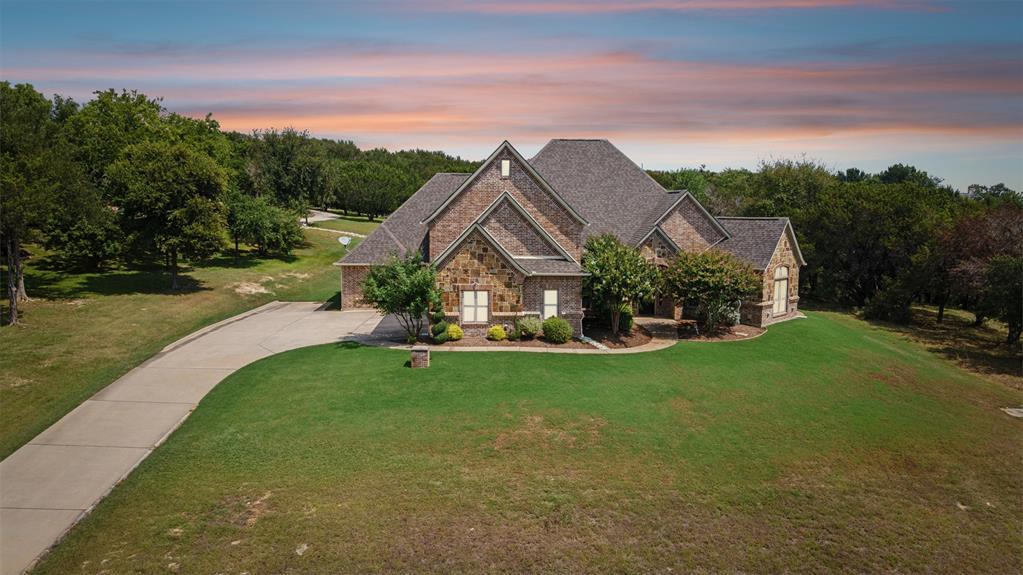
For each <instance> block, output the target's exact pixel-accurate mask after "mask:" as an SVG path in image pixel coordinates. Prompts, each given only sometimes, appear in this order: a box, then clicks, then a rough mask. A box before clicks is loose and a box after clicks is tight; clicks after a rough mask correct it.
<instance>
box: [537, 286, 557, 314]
mask: <svg viewBox="0 0 1023 575" xmlns="http://www.w3.org/2000/svg"><path fill="white" fill-rule="evenodd" d="M541 311H542V312H543V313H542V315H543V319H547V318H549V317H554V316H556V315H558V290H556V289H545V290H543V309H542V310H541Z"/></svg>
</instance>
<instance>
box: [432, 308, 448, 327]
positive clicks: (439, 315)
mask: <svg viewBox="0 0 1023 575" xmlns="http://www.w3.org/2000/svg"><path fill="white" fill-rule="evenodd" d="M445 317H446V316H445V315H444V310H443V309H435V310H433V311H432V312H430V321H432V322H433V323H434V324H438V323H445V322H444V318H445Z"/></svg>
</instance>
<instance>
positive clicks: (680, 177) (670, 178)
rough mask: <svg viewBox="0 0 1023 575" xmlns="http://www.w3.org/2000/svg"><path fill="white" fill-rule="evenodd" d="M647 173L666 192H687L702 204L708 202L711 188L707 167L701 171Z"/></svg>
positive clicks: (683, 170)
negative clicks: (708, 192) (708, 193)
mask: <svg viewBox="0 0 1023 575" xmlns="http://www.w3.org/2000/svg"><path fill="white" fill-rule="evenodd" d="M647 173H648V174H650V177H652V178H653V179H654V180H656V181H657V183H659V184H661V186H663V187H664V189H666V190H686V191H688V192H689V193H691V194H693V196H695V197H696V199H698V200H700V202H706V201H707V189H708V188H709V187H710V181H709V180H708V172H707V171H706V169H705V166H700V167H699V169H695V168H679V169H677V170H669V171H658V170H647Z"/></svg>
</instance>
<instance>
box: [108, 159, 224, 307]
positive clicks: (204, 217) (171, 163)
mask: <svg viewBox="0 0 1023 575" xmlns="http://www.w3.org/2000/svg"><path fill="white" fill-rule="evenodd" d="M107 179H108V185H109V187H110V190H111V194H112V196H113V198H114V200H115V202H116V204H117V205H118V206H119V207H120V211H119V215H120V222H121V227H122V229H123V230H124V231H125V233H126V234H127V236H128V239H129V241H130V242H131V243H132V244H133V245H134V247H135V248H136V253H152V252H156V253H159V254H162V255H163V256H165V258H166V261H167V265H168V267H169V269H170V273H171V287H172V289H178V287H179V286H178V260H179V258H181V257H183V258H187V259H189V260H202V259H205V258H207V257H209V256H212V255H213V254H215V253H216V252H217V251H219V250H220V249H221V247H222V246H223V243H224V231H225V230H224V206H223V200H224V197H223V196H224V194H225V192H226V188H227V173H226V172H225V170H224V169H223V168H222V167H220V166H219V165H217V163H216V162H214V161H213V160H212V159H211V158H210V157H209V156H207V155H206V154H204V153H202V152H199V151H196V150H193V149H191V148H190V147H188V146H187V145H185V144H180V143H179V144H169V143H165V142H143V143H140V144H134V145H132V146H129V147H128V148H126V149H125V151H124V153H123V154H122V155H121V158H120V159H119V160H117V161H116V162H114V163H113V164H112V165H111V166H110V168H109V169H108V170H107Z"/></svg>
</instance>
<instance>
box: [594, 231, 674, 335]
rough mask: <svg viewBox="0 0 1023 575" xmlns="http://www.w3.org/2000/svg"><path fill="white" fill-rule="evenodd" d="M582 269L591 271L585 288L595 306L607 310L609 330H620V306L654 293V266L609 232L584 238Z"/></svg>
mask: <svg viewBox="0 0 1023 575" xmlns="http://www.w3.org/2000/svg"><path fill="white" fill-rule="evenodd" d="M583 268H585V269H586V271H587V272H589V274H590V275H589V276H587V277H586V280H585V283H584V290H585V292H586V293H588V294H589V296H590V299H591V300H592V301H593V302H594V303H595V304H596V305H597V307H598V308H600V309H604V310H607V312H608V314H609V315H610V317H611V332H612V333H618V331H620V330H621V329H622V323H621V318H622V309H623V308H626V307H628V308H629V309H631V307H630V306H631V305H632V304H633V303H636V302H638V301H641V300H643V299H645V298H648V297H650V296H651V295H653V293H654V287H655V286H656V284H657V269H656V268H655V267H654V266H652V265H650V263H649V262H647V261H646V260H645V259H644V258H643V256H642V254H640V253H639V250H637V249H636V248H633V247H632V246H627V245H625V244H623V243H622V242H621V241H620V240H619V239H618V238H617V237H615V236H613V235H610V234H605V235H601V236H595V237H592V238H590V239H589V240H587V241H586V253H585V255H584V256H583ZM630 327H631V326H630Z"/></svg>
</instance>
